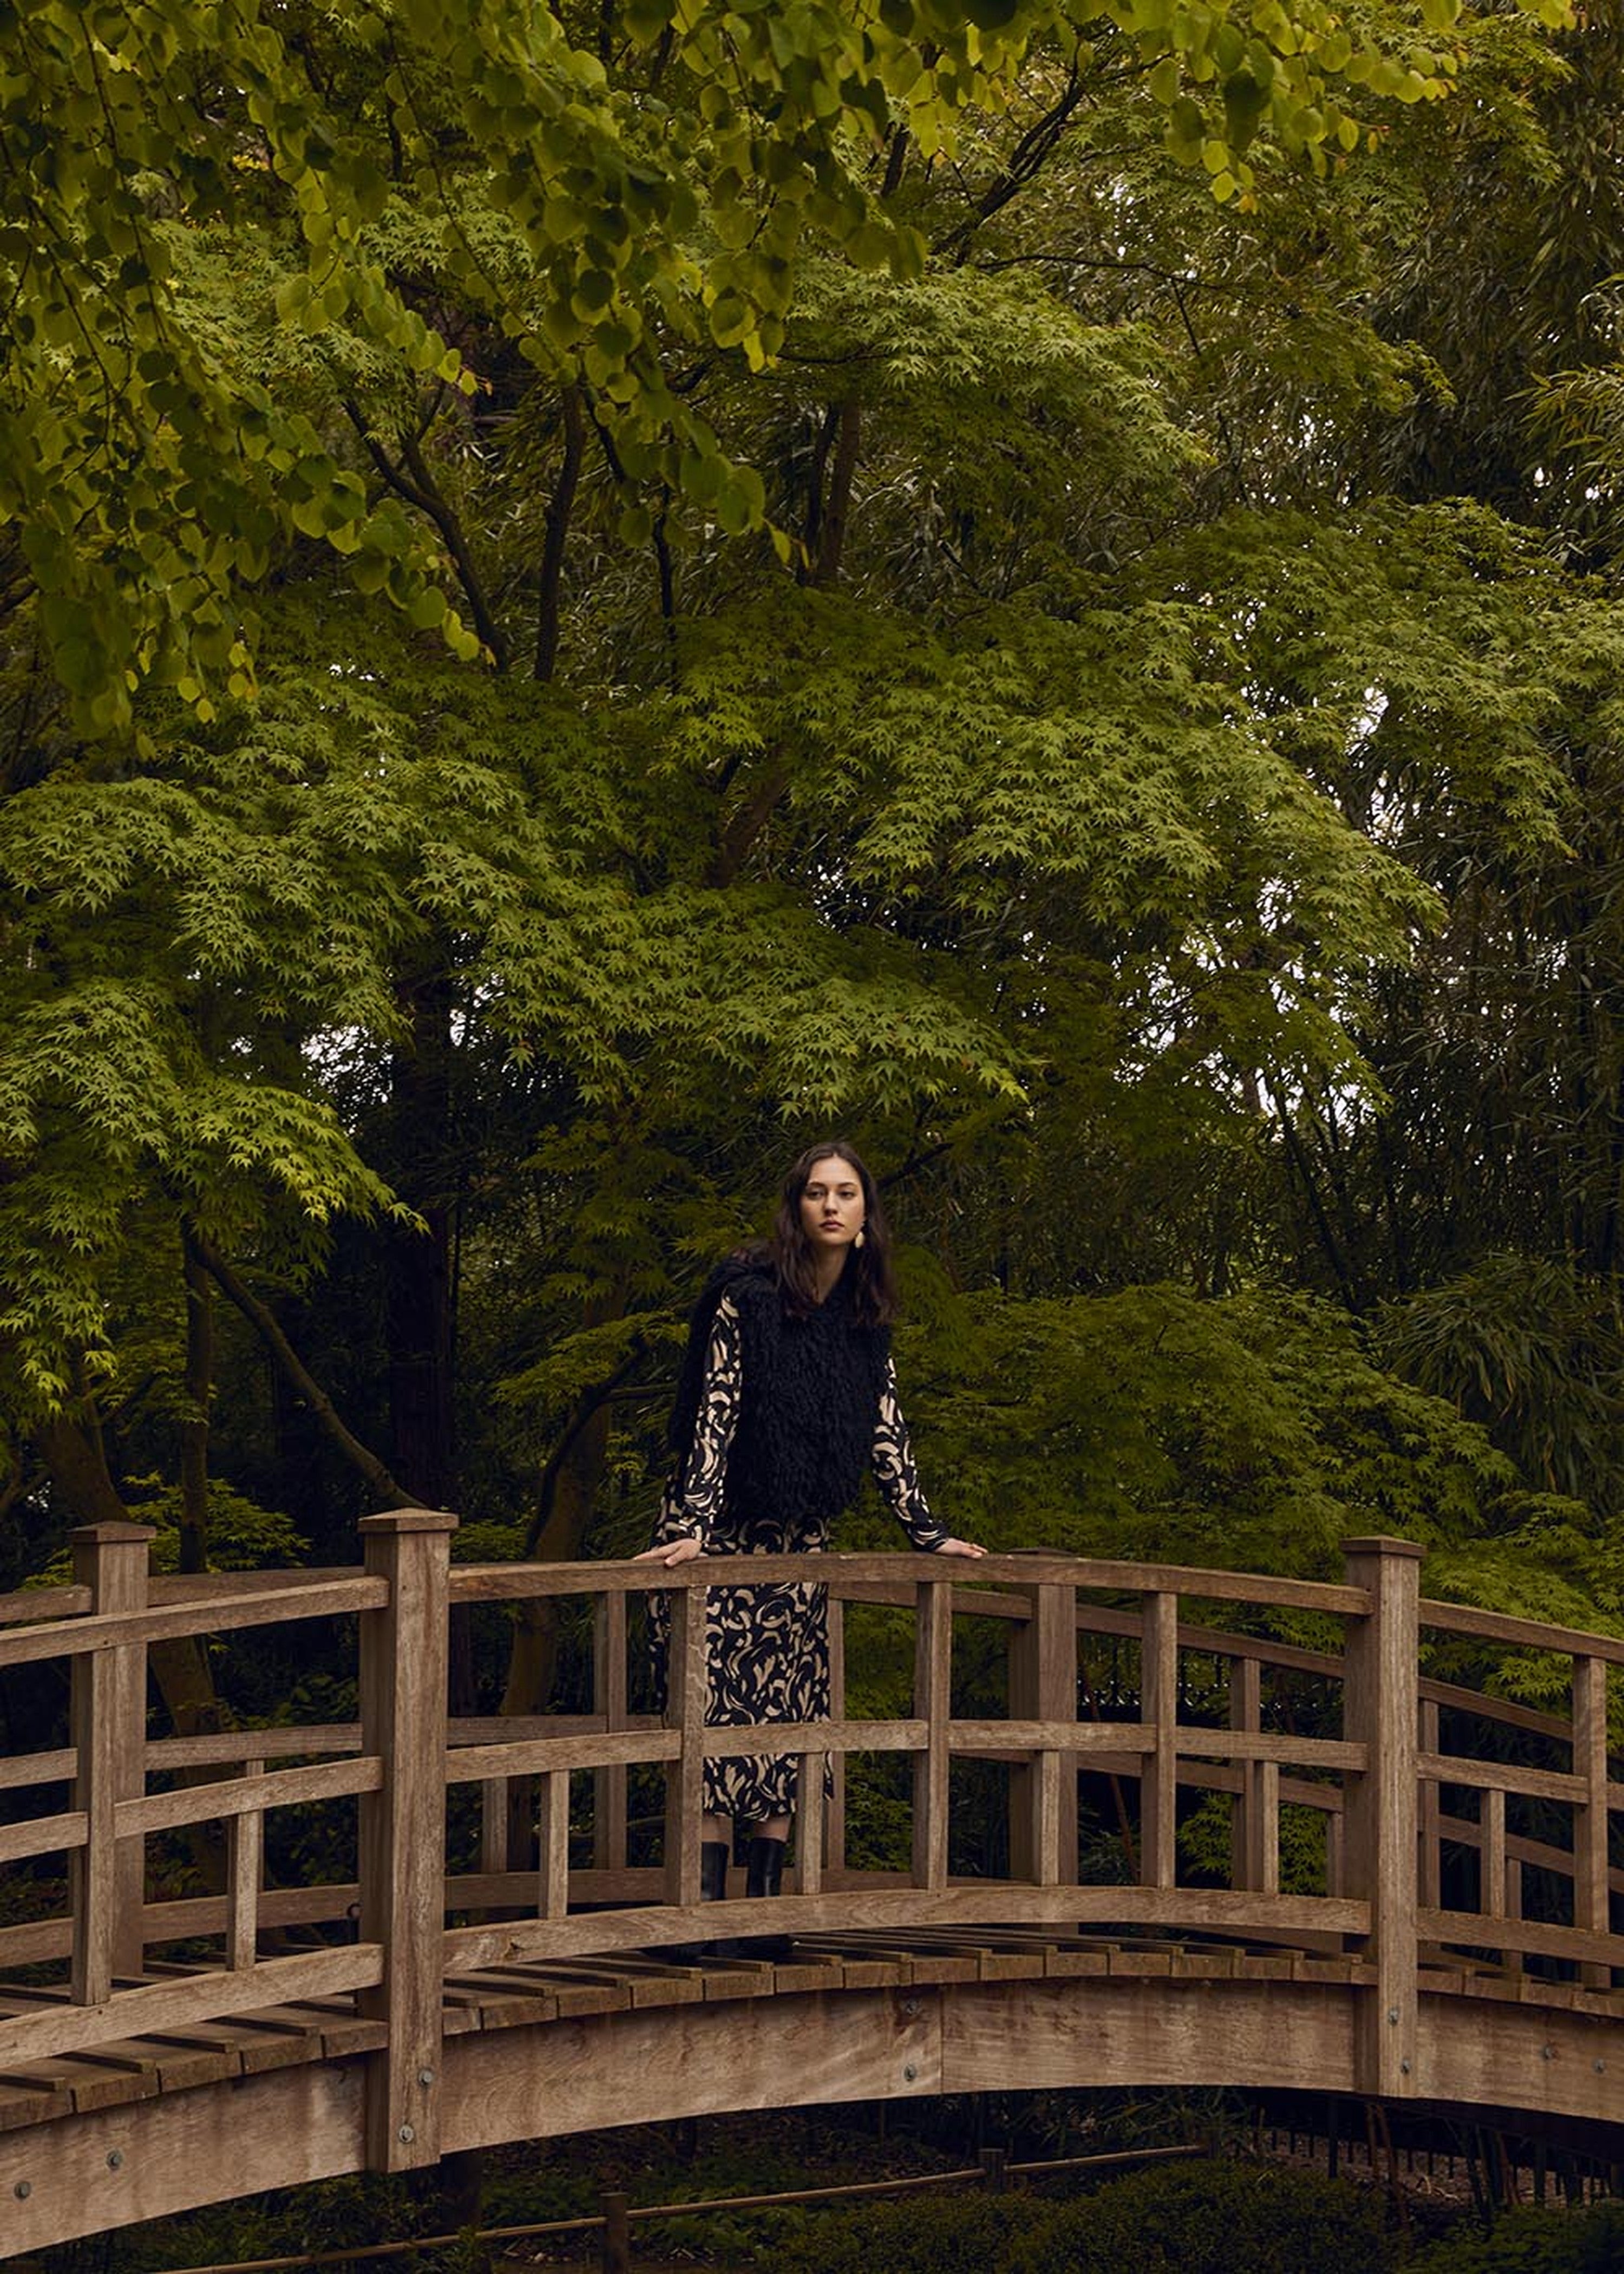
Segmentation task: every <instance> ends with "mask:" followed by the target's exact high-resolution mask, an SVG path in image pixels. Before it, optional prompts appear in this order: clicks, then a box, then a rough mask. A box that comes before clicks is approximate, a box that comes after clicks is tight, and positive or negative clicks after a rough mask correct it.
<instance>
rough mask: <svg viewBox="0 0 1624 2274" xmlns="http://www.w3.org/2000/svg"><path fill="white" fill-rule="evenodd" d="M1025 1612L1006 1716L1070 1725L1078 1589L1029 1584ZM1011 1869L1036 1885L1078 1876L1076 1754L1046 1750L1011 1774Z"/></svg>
mask: <svg viewBox="0 0 1624 2274" xmlns="http://www.w3.org/2000/svg"><path fill="white" fill-rule="evenodd" d="M1028 1601H1029V1603H1030V1605H1031V1608H1030V1611H1029V1613H1028V1615H1027V1616H1026V1619H1024V1620H1023V1621H1022V1622H1021V1623H1020V1624H1019V1626H1017V1627H1016V1628H1015V1630H1014V1631H1013V1632H1012V1634H1011V1637H1010V1708H1009V1710H1010V1718H1011V1721H1049V1722H1056V1721H1058V1722H1063V1723H1064V1722H1075V1721H1076V1719H1077V1591H1076V1589H1075V1587H1074V1586H1073V1585H1071V1581H1070V1580H1067V1581H1065V1582H1064V1584H1063V1583H1059V1582H1056V1581H1052V1580H1051V1581H1049V1582H1047V1583H1045V1584H1042V1585H1036V1586H1034V1587H1033V1588H1032V1590H1031V1591H1030V1593H1029V1596H1028ZM1009 1839H1010V1871H1011V1876H1012V1877H1013V1878H1015V1879H1030V1880H1032V1881H1033V1882H1034V1884H1035V1885H1037V1886H1041V1887H1053V1886H1061V1885H1066V1884H1070V1883H1071V1882H1073V1881H1075V1879H1076V1878H1077V1755H1076V1754H1075V1753H1074V1752H1068V1751H1066V1750H1065V1749H1064V1747H1062V1746H1057V1745H1048V1746H1045V1747H1043V1748H1042V1750H1041V1751H1040V1752H1039V1753H1038V1754H1037V1755H1036V1756H1035V1758H1034V1759H1033V1760H1032V1762H1031V1764H1030V1766H1025V1767H1021V1768H1017V1769H1014V1770H1012V1771H1011V1775H1010V1831H1009Z"/></svg>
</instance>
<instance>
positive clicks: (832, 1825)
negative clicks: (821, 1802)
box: [823, 1587, 846, 1871]
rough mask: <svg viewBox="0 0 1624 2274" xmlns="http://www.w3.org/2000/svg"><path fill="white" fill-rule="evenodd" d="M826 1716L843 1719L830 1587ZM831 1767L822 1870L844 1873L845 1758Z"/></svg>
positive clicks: (840, 1643) (840, 1653)
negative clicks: (830, 1788) (827, 1709)
mask: <svg viewBox="0 0 1624 2274" xmlns="http://www.w3.org/2000/svg"><path fill="white" fill-rule="evenodd" d="M829 1715H830V1719H831V1721H845V1719H846V1604H845V1601H844V1600H843V1599H842V1598H841V1597H840V1596H839V1595H837V1594H836V1593H835V1591H834V1589H833V1588H832V1587H831V1589H830V1591H829ZM831 1766H832V1772H833V1773H832V1777H831V1783H832V1786H833V1789H832V1790H831V1793H830V1795H829V1801H828V1805H827V1807H826V1809H825V1811H824V1819H823V1868H824V1870H825V1871H845V1869H846V1755H845V1754H844V1753H843V1752H842V1753H837V1754H836V1755H835V1757H834V1760H833V1763H832V1764H831Z"/></svg>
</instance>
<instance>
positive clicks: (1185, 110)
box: [1109, 0, 1572, 207]
mask: <svg viewBox="0 0 1624 2274" xmlns="http://www.w3.org/2000/svg"><path fill="white" fill-rule="evenodd" d="M1524 4H1525V5H1527V7H1528V8H1529V11H1530V13H1532V14H1533V15H1535V16H1537V17H1538V19H1539V20H1540V21H1541V22H1543V23H1545V24H1548V25H1551V26H1560V25H1564V24H1567V23H1568V22H1570V21H1571V20H1572V10H1571V7H1570V5H1569V4H1568V0H1524ZM1109 12H1110V15H1111V18H1112V20H1113V21H1114V22H1115V23H1116V25H1117V26H1118V27H1119V28H1120V29H1121V30H1122V31H1123V32H1124V33H1125V34H1127V35H1128V36H1129V37H1130V38H1131V39H1132V41H1134V42H1135V43H1136V44H1137V46H1138V48H1139V53H1140V54H1141V56H1143V57H1144V59H1145V60H1146V62H1147V63H1148V64H1150V66H1151V69H1150V72H1149V77H1148V81H1147V84H1148V87H1149V90H1150V93H1151V94H1152V95H1153V96H1154V99H1155V100H1156V101H1157V102H1160V103H1162V104H1164V105H1165V106H1166V108H1167V109H1168V114H1169V116H1168V142H1169V147H1170V148H1171V149H1172V151H1173V152H1174V154H1175V155H1176V156H1177V157H1178V158H1180V159H1181V160H1182V161H1183V162H1184V163H1186V164H1189V165H1192V166H1194V165H1199V166H1203V167H1205V169H1207V174H1208V175H1209V176H1210V177H1211V181H1212V189H1213V194H1214V197H1215V198H1216V199H1217V200H1219V202H1220V203H1221V204H1223V203H1228V202H1229V200H1231V199H1235V198H1238V199H1239V200H1241V202H1242V204H1243V205H1244V206H1248V207H1249V206H1250V205H1251V203H1252V192H1253V191H1254V189H1255V187H1256V175H1255V171H1254V169H1253V168H1252V165H1251V164H1250V163H1249V162H1248V160H1247V156H1246V153H1247V152H1248V150H1249V149H1250V148H1251V147H1252V143H1253V141H1254V140H1255V139H1257V138H1258V136H1259V134H1261V133H1267V135H1268V136H1269V138H1270V139H1272V140H1273V141H1274V142H1275V143H1277V144H1278V145H1279V146H1280V147H1282V149H1283V150H1285V151H1286V152H1287V153H1288V154H1290V155H1291V156H1294V157H1298V158H1304V159H1305V160H1306V161H1307V162H1309V163H1311V164H1312V168H1313V169H1314V171H1315V172H1316V173H1318V174H1324V173H1325V172H1327V170H1328V169H1329V168H1330V166H1331V165H1332V164H1333V163H1335V162H1337V161H1338V160H1339V159H1342V158H1345V157H1346V156H1347V155H1348V154H1350V153H1351V152H1352V151H1354V150H1356V149H1357V147H1359V144H1360V143H1361V141H1362V140H1364V139H1365V137H1366V136H1367V134H1368V133H1370V132H1371V131H1372V125H1373V121H1372V118H1371V117H1370V116H1369V114H1368V113H1367V112H1365V111H1363V110H1362V107H1361V102H1360V98H1361V96H1362V95H1368V96H1372V97H1375V98H1379V99H1380V100H1384V101H1385V100H1393V101H1396V102H1404V103H1410V102H1428V101H1434V100H1436V99H1437V98H1439V97H1440V96H1441V95H1444V94H1447V92H1448V91H1449V89H1450V87H1451V86H1452V84H1453V82H1454V79H1455V73H1456V72H1457V71H1458V69H1459V66H1460V61H1461V45H1460V38H1459V35H1458V32H1457V26H1458V25H1459V20H1460V17H1461V0H1418V4H1417V7H1416V9H1415V11H1414V12H1413V13H1412V12H1411V11H1410V10H1409V9H1398V8H1393V9H1388V10H1384V11H1380V12H1378V13H1375V14H1373V15H1372V13H1370V12H1367V11H1366V12H1361V13H1359V14H1357V15H1356V14H1354V13H1353V12H1351V11H1348V10H1345V9H1342V8H1338V7H1336V6H1335V5H1332V4H1330V0H1294V4H1292V5H1290V6H1287V5H1286V4H1284V0H1252V4H1248V0H1242V4H1241V5H1238V6H1230V5H1228V4H1224V0H1218V4H1207V0H1114V4H1113V5H1112V6H1111V8H1110V11H1109Z"/></svg>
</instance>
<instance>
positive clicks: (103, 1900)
mask: <svg viewBox="0 0 1624 2274" xmlns="http://www.w3.org/2000/svg"><path fill="white" fill-rule="evenodd" d="M155 1536H156V1535H155V1534H154V1532H153V1531H152V1529H151V1527H150V1526H148V1525H140V1524H89V1525H81V1526H80V1527H79V1530H78V1531H76V1532H73V1533H72V1535H71V1538H72V1543H73V1574H74V1577H75V1579H76V1580H77V1582H78V1583H79V1585H80V1586H82V1587H84V1588H86V1590H87V1591H88V1593H89V1595H90V1600H91V1604H92V1611H91V1615H90V1619H89V1620H88V1621H81V1622H79V1630H81V1631H82V1629H83V1627H84V1626H85V1625H86V1624H88V1623H95V1624H97V1625H98V1626H110V1627H111V1628H112V1629H113V1630H114V1631H115V1632H119V1631H121V1630H122V1631H123V1632H124V1633H127V1632H128V1630H129V1628H130V1626H131V1624H132V1623H133V1622H134V1620H135V1619H137V1618H138V1617H139V1614H140V1613H141V1611H142V1610H143V1608H145V1605H146V1601H147V1550H148V1547H150V1545H151V1543H152V1541H153V1540H154V1538H155ZM71 1721H72V1733H73V1748H74V1751H75V1754H76V1755H77V1757H78V1766H77V1768H76V1771H75V1775H74V1800H75V1802H76V1803H77V1805H78V1808H79V1810H80V1811H83V1813H84V1817H85V1841H84V1844H83V1846H82V1847H81V1846H77V1845H76V1846H75V1847H74V1848H73V1849H72V1850H71V1887H72V1904H73V1958H72V1973H71V1980H72V1984H73V1997H74V2000H75V2002H76V2003H77V2004H79V2005H81V2006H100V2005H101V2004H102V2001H103V2000H104V1999H106V1998H107V1996H108V1995H109V1992H110V1991H111V1989H112V1986H113V1978H114V1977H115V1976H116V1975H119V1974H139V1972H140V1970H141V1899H142V1894H143V1892H144V1890H143V1885H142V1879H143V1872H144V1870H145V1857H146V1849H145V1848H144V1846H143V1843H142V1841H141V1840H140V1839H139V1836H135V1837H132V1836H129V1835H128V1834H126V1835H125V1836H124V1837H121V1836H120V1827H119V1823H118V1812H119V1803H121V1802H123V1801H126V1800H130V1799H133V1798H136V1797H138V1796H139V1794H140V1793H141V1791H142V1789H143V1788H144V1784H145V1779H146V1747H147V1653H146V1650H145V1648H144V1647H143V1645H141V1644H140V1643H139V1642H135V1641H127V1640H126V1641H121V1642H120V1644H119V1645H118V1646H117V1648H105V1649H101V1650H97V1651H94V1652H92V1653H89V1654H87V1655H86V1656H84V1657H75V1658H74V1660H73V1670H72V1706H71Z"/></svg>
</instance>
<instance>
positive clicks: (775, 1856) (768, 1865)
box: [744, 1832, 784, 1895]
mask: <svg viewBox="0 0 1624 2274" xmlns="http://www.w3.org/2000/svg"><path fill="white" fill-rule="evenodd" d="M783 1879H784V1842H783V1841H781V1840H770V1839H768V1838H767V1836H766V1835H765V1834H763V1833H760V1832H758V1833H757V1834H756V1837H755V1838H754V1839H753V1840H752V1841H751V1842H750V1845H749V1849H748V1852H747V1858H746V1864H745V1881H744V1892H745V1894H747V1895H776V1894H778V1889H779V1887H780V1886H781V1885H782V1884H783Z"/></svg>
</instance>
